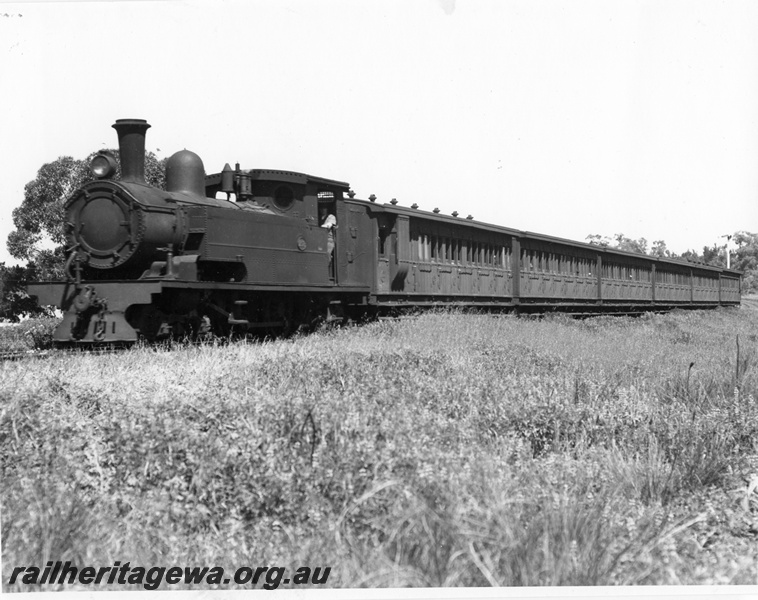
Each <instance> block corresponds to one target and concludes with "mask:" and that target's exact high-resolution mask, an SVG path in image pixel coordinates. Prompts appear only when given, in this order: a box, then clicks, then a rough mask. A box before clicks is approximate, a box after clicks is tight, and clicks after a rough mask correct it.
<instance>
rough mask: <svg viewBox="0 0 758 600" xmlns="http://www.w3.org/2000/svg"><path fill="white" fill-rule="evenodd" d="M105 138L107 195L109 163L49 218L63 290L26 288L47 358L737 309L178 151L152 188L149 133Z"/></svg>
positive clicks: (678, 279)
mask: <svg viewBox="0 0 758 600" xmlns="http://www.w3.org/2000/svg"><path fill="white" fill-rule="evenodd" d="M113 127H114V128H115V129H116V132H117V134H118V140H119V153H120V163H121V178H120V180H114V175H115V173H116V162H115V159H114V157H113V156H110V155H109V154H108V153H106V152H102V153H99V154H98V155H96V156H95V157H94V159H93V160H92V163H91V165H90V169H91V172H92V174H93V176H94V177H95V179H94V181H91V182H89V183H87V184H85V185H83V186H82V187H81V188H80V189H79V190H77V191H75V192H74V193H73V195H72V196H71V197H70V198H69V199H68V201H67V202H66V205H65V212H66V223H65V227H66V234H67V239H68V243H69V251H68V259H67V263H66V273H67V277H66V281H62V282H41V283H35V284H32V285H30V286H29V294H30V295H32V296H36V297H37V299H38V302H39V303H40V304H41V305H54V306H57V307H59V308H60V309H62V311H63V313H64V317H63V321H62V322H61V324H60V326H59V327H58V328H57V330H56V332H55V334H54V339H55V341H56V342H58V343H61V344H75V345H91V344H99V343H129V342H134V341H136V340H137V339H138V338H139V337H140V336H141V337H144V338H145V339H147V340H156V339H160V338H162V337H165V336H185V335H206V334H210V333H212V334H215V335H220V336H223V335H227V334H229V333H230V332H232V331H234V330H237V331H244V332H255V331H259V332H266V333H268V332H288V331H291V330H293V329H295V328H297V327H299V326H301V325H304V324H305V325H307V324H311V323H313V322H315V321H318V320H319V319H328V320H342V319H346V318H359V317H362V316H365V315H375V314H380V313H383V312H392V311H397V310H399V309H403V308H416V307H430V306H439V307H442V306H457V307H480V308H482V309H493V310H513V311H521V312H524V311H526V312H531V311H545V310H561V311H573V312H582V313H595V312H642V311H649V310H668V309H672V308H677V307H682V308H709V307H714V306H725V305H727V306H728V305H738V304H739V302H740V281H741V279H740V278H741V275H740V273H739V272H736V271H733V270H728V269H721V268H716V267H711V266H706V265H700V264H693V263H688V262H685V261H680V260H673V259H664V258H655V257H650V256H644V255H640V254H631V253H627V252H621V251H618V250H614V249H610V248H604V247H600V246H596V245H589V244H584V243H579V242H573V241H569V240H565V239H559V238H555V237H550V236H546V235H540V234H535V233H530V232H525V231H518V230H515V229H509V228H506V227H499V226H496V225H489V224H486V223H481V222H477V221H474V220H473V218H472V217H471V216H470V215H469V217H467V218H465V219H464V218H459V217H458V214H457V213H453V214H452V216H447V215H443V214H440V212H439V210H437V209H435V210H434V211H433V212H426V211H422V210H419V209H418V206H417V204H415V203H414V204H413V205H412V206H411V207H409V208H408V207H402V206H399V205H398V204H397V201H396V200H394V199H393V200H392V201H391V202H390V203H387V204H379V203H377V202H376V199H375V198H374V197H373V195H372V196H370V197H369V199H368V200H359V199H357V198H355V194H354V193H353V192H352V191H351V190H350V186H349V185H348V184H347V183H345V182H342V181H335V180H331V179H325V178H322V177H313V176H311V175H306V174H302V173H293V172H289V171H276V170H262V169H252V170H243V169H240V167H239V164H237V165H236V168H235V169H232V168H231V167H230V166H229V165H228V164H227V165H225V166H224V168H223V170H222V171H221V172H220V173H217V174H213V175H207V176H206V174H205V170H204V167H203V162H202V160H201V159H200V157H199V156H198V155H197V154H195V153H194V152H190V151H188V150H182V151H179V152H177V153H175V154H174V155H173V156H171V157H170V158H169V159H168V161H167V164H166V189H165V190H162V189H158V188H155V187H151V186H149V185H147V184H146V182H145V177H144V169H145V166H144V160H145V134H146V132H147V129H148V128H149V127H150V125H149V124H148V123H147V122H146V121H144V120H141V119H121V120H118V121H116V123H115V124H114V125H113ZM329 215H331V218H329ZM324 216H326V223H324ZM335 222H336V226H332V224H334V223H335ZM325 224H327V225H328V226H326V227H325V226H324V225H325Z"/></svg>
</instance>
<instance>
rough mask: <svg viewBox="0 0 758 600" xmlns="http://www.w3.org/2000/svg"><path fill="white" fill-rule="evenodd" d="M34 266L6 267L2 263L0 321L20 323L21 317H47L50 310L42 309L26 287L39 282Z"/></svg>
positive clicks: (0, 265) (0, 273) (0, 266)
mask: <svg viewBox="0 0 758 600" xmlns="http://www.w3.org/2000/svg"><path fill="white" fill-rule="evenodd" d="M37 278H38V276H37V269H36V267H35V266H34V265H33V264H29V265H27V266H26V267H22V266H20V265H15V266H10V267H8V266H6V265H5V263H0V320H8V321H18V320H19V318H20V317H21V315H46V314H48V310H47V309H46V308H43V307H40V306H39V305H38V304H37V302H36V301H35V300H33V299H32V298H31V297H30V296H29V294H28V293H27V292H26V285H27V283H29V282H30V281H34V280H37Z"/></svg>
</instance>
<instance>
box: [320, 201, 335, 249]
mask: <svg viewBox="0 0 758 600" xmlns="http://www.w3.org/2000/svg"><path fill="white" fill-rule="evenodd" d="M319 216H320V219H319V220H320V221H321V227H323V228H325V229H326V231H327V240H326V249H327V254H329V260H331V259H332V252H334V230H335V229H336V228H337V217H335V216H334V215H333V214H331V213H330V212H329V209H328V208H327V207H326V206H322V207H321V208H320V209H319Z"/></svg>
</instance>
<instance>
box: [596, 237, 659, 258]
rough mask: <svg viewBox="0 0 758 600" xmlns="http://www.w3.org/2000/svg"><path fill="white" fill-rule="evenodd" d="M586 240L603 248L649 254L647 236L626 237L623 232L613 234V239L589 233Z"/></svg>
mask: <svg viewBox="0 0 758 600" xmlns="http://www.w3.org/2000/svg"><path fill="white" fill-rule="evenodd" d="M586 240H587V241H588V242H589V243H590V244H593V245H595V246H602V247H603V248H613V249H614V250H623V251H624V252H636V253H637V254H647V240H646V239H645V238H640V239H638V240H633V239H631V238H628V237H626V236H625V235H624V234H623V233H617V234H615V235H614V236H613V239H611V238H609V237H608V236H602V235H598V234H597V233H595V234H592V235H588V236H587V237H586ZM656 243H658V242H656ZM664 246H665V243H664Z"/></svg>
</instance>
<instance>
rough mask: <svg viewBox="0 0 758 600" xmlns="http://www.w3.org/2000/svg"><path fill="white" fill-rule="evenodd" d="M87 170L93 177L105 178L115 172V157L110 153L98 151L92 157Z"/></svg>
mask: <svg viewBox="0 0 758 600" xmlns="http://www.w3.org/2000/svg"><path fill="white" fill-rule="evenodd" d="M89 170H90V173H92V176H93V177H94V178H95V179H106V178H108V177H113V175H115V174H116V159H115V158H113V157H112V156H111V155H110V154H107V153H105V152H100V153H98V154H97V155H96V156H94V157H93V158H92V160H91V161H90V163H89Z"/></svg>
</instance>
